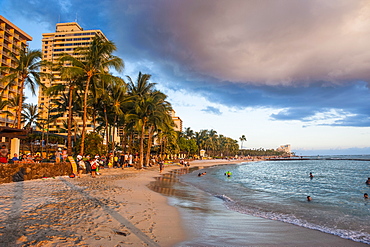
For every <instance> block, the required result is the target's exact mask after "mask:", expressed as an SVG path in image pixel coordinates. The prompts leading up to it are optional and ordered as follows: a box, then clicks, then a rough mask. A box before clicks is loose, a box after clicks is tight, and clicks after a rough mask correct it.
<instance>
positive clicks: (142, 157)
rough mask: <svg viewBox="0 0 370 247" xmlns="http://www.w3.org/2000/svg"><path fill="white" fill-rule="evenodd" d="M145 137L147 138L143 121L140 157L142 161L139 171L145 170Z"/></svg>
mask: <svg viewBox="0 0 370 247" xmlns="http://www.w3.org/2000/svg"><path fill="white" fill-rule="evenodd" d="M144 137H145V121H143V125H142V126H141V138H140V157H139V158H140V159H139V166H138V169H141V168H143V163H144Z"/></svg>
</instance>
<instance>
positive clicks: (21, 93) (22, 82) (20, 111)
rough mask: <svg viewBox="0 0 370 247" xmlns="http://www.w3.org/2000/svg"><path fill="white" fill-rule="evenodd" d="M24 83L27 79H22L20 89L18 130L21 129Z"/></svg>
mask: <svg viewBox="0 0 370 247" xmlns="http://www.w3.org/2000/svg"><path fill="white" fill-rule="evenodd" d="M24 81H25V79H24V78H22V80H21V84H20V86H19V87H18V91H19V101H18V109H17V129H20V128H21V120H22V106H23V88H24Z"/></svg>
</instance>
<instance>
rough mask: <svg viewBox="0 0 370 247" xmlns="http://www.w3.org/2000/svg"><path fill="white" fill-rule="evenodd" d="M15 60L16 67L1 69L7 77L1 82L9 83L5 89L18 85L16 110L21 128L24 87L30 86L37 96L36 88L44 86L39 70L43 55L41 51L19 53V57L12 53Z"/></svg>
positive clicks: (22, 51) (23, 50) (21, 51)
mask: <svg viewBox="0 0 370 247" xmlns="http://www.w3.org/2000/svg"><path fill="white" fill-rule="evenodd" d="M11 55H12V57H13V58H14V60H15V63H16V66H15V67H7V66H5V67H1V68H0V70H1V71H5V72H6V73H7V75H5V76H4V77H3V78H2V79H1V81H2V82H5V83H7V84H6V85H5V87H4V89H8V88H10V87H11V86H13V85H18V95H19V98H18V99H20V100H19V102H18V105H17V110H16V120H17V128H18V129H20V128H21V117H22V109H23V107H22V106H23V94H24V92H23V91H24V87H25V86H26V85H28V86H29V88H30V89H31V92H32V94H33V95H35V94H36V93H35V90H36V86H42V83H41V80H40V76H41V75H42V74H41V73H40V72H39V68H40V66H41V64H42V61H41V57H42V53H41V51H40V50H25V49H22V50H20V51H19V55H16V54H15V53H13V52H12V53H11Z"/></svg>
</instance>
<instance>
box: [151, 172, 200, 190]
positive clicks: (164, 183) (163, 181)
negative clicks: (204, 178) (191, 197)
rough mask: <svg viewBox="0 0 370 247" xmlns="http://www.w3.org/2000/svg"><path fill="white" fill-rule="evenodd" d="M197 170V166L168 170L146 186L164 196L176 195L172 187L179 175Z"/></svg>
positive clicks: (177, 180)
mask: <svg viewBox="0 0 370 247" xmlns="http://www.w3.org/2000/svg"><path fill="white" fill-rule="evenodd" d="M194 170H198V168H197V167H192V168H181V169H177V170H173V171H170V172H168V173H166V174H163V175H161V176H160V177H157V178H155V181H153V182H151V183H149V184H148V187H149V188H150V189H151V190H153V191H155V192H158V193H161V194H163V195H166V196H174V195H178V192H179V191H178V190H177V189H175V188H174V187H173V185H174V184H175V183H177V182H179V176H181V175H185V174H188V173H190V172H193V171H194Z"/></svg>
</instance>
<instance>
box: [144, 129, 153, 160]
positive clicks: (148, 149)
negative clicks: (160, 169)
mask: <svg viewBox="0 0 370 247" xmlns="http://www.w3.org/2000/svg"><path fill="white" fill-rule="evenodd" d="M152 130H153V127H149V130H148V145H147V149H146V157H145V165H146V166H149V161H150V149H151V148H152V137H153V134H152Z"/></svg>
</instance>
